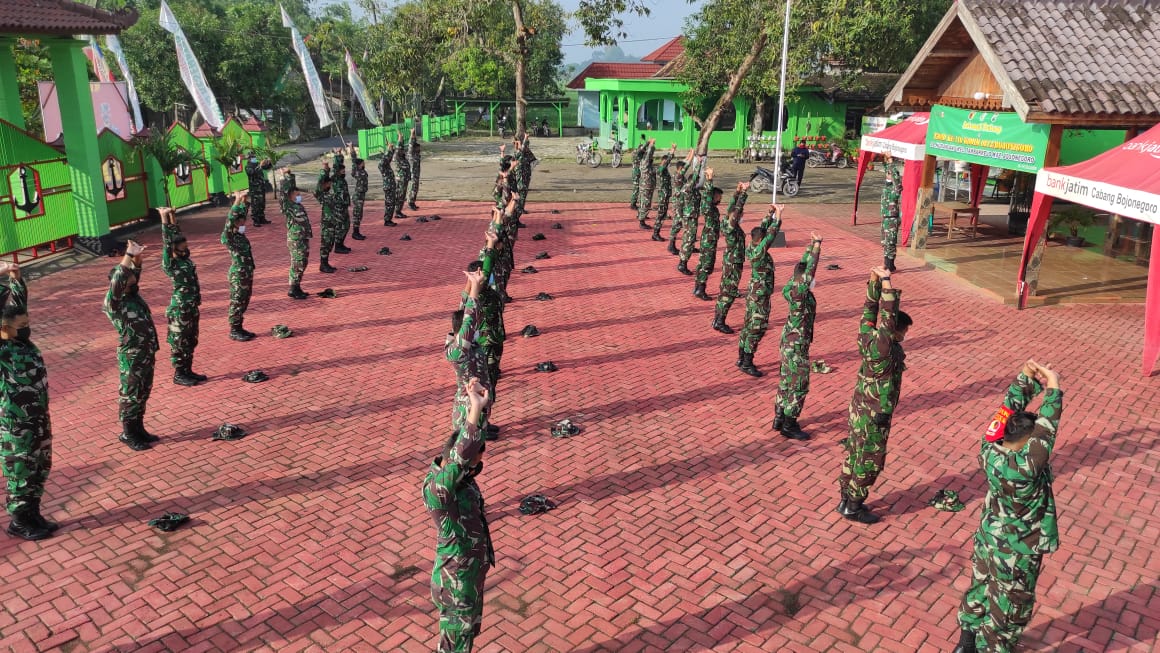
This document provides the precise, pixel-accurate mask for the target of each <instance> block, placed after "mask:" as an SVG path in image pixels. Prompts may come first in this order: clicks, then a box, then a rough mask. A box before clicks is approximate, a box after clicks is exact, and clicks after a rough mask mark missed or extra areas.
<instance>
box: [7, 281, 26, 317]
mask: <svg viewBox="0 0 1160 653" xmlns="http://www.w3.org/2000/svg"><path fill="white" fill-rule="evenodd" d="M5 290H6V292H7V294H8V297H7V301H8V302H9V303H11V304H12V305H13V306H19V307H21V308H23V309H24V310H28V284H27V283H25V282H24V277H20V278H19V279H13V278H11V277H9V278H8V287H7V288H6V289H5ZM2 304H3V302H0V305H2Z"/></svg>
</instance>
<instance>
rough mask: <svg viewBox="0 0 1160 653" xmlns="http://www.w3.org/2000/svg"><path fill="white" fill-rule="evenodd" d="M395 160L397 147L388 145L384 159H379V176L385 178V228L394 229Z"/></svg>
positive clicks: (391, 144) (395, 223)
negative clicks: (393, 167) (393, 168)
mask: <svg viewBox="0 0 1160 653" xmlns="http://www.w3.org/2000/svg"><path fill="white" fill-rule="evenodd" d="M394 158H395V146H394V144H393V143H387V149H386V151H384V152H383V158H381V159H379V174H380V175H382V176H383V207H384V209H383V226H384V227H394V226H396V225H398V224H399V223H397V222H395V219H394V218H395V173H394V172H392V171H391V161H392V160H394Z"/></svg>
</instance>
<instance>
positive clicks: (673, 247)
mask: <svg viewBox="0 0 1160 653" xmlns="http://www.w3.org/2000/svg"><path fill="white" fill-rule="evenodd" d="M669 254H672V255H673V256H680V255H681V250H679V249H677V239H676V238H670V239H669Z"/></svg>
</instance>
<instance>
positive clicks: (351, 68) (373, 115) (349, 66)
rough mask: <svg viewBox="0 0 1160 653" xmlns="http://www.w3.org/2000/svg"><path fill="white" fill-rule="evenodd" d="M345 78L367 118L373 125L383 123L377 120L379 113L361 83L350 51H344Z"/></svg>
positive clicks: (365, 87) (364, 85)
mask: <svg viewBox="0 0 1160 653" xmlns="http://www.w3.org/2000/svg"><path fill="white" fill-rule="evenodd" d="M346 79H347V81H348V82H350V90H351V91H353V92H354V96H355V97H356V98H358V103H359V104H360V105H362V108H363V113H365V114H367V120H370V121H371V123H373V124H375V125H381V124H383V121H381V120H379V114H378V112H377V111H375V102H374V100H372V99H371V96H370V94H369V93H367V86H366V84H363V80H362V77H361V76H360V75H359V74H358V66H356V65H354V59H352V58H351V56H350V52H347V53H346ZM351 115H352V116H353V115H354V114H353V113H352V114H351Z"/></svg>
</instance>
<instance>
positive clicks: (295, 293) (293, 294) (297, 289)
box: [286, 283, 310, 299]
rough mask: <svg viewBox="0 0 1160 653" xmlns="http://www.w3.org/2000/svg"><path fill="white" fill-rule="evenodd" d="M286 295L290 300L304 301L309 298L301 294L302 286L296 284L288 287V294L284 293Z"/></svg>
mask: <svg viewBox="0 0 1160 653" xmlns="http://www.w3.org/2000/svg"><path fill="white" fill-rule="evenodd" d="M286 295H287V296H289V297H290V298H291V299H306V298H307V297H309V296H310V295H307V294H306V293H304V292H302V285H301V284H297V283H296V284H294V285H293V286H290V292H288V293H286Z"/></svg>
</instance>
